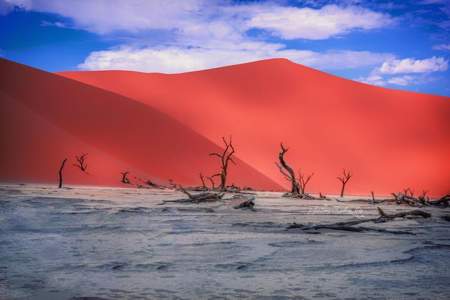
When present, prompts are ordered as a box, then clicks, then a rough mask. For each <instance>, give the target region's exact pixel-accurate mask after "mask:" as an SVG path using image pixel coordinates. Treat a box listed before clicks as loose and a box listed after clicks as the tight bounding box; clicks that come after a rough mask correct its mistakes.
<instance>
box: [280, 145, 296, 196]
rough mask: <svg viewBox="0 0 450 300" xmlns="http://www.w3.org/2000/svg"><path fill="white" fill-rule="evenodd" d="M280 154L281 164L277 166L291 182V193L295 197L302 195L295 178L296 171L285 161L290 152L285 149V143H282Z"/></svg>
mask: <svg viewBox="0 0 450 300" xmlns="http://www.w3.org/2000/svg"><path fill="white" fill-rule="evenodd" d="M280 147H281V150H280V153H279V154H278V160H279V161H280V163H279V164H277V166H278V168H279V169H280V172H281V173H282V174H283V175H284V176H285V177H286V179H288V180H289V181H290V182H291V193H292V194H294V195H298V194H300V187H299V184H298V182H297V179H296V178H295V173H294V170H293V169H292V168H291V166H289V165H288V164H287V162H286V161H285V160H284V155H285V154H286V152H287V151H288V150H289V149H287V148H285V147H284V145H283V143H280Z"/></svg>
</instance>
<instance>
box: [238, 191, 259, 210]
mask: <svg viewBox="0 0 450 300" xmlns="http://www.w3.org/2000/svg"><path fill="white" fill-rule="evenodd" d="M236 196H237V197H233V199H240V198H244V201H242V202H241V203H239V204H238V205H235V206H233V208H234V209H250V210H253V211H254V210H255V208H254V207H255V196H246V197H242V195H236Z"/></svg>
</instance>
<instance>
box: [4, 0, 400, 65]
mask: <svg viewBox="0 0 450 300" xmlns="http://www.w3.org/2000/svg"><path fill="white" fill-rule="evenodd" d="M0 1H1V0H0ZM8 1H10V2H16V3H18V4H20V6H21V7H23V8H25V9H29V10H34V11H43V12H50V13H55V14H59V15H62V16H64V17H67V18H69V19H70V20H71V21H67V22H66V21H64V23H58V24H56V23H53V24H47V23H45V24H43V25H54V26H66V27H68V28H81V29H85V30H88V31H91V32H94V33H97V34H101V35H108V37H114V36H121V35H122V34H124V35H125V36H126V37H128V38H129V40H128V42H127V44H122V46H119V47H114V48H111V49H107V50H103V51H94V52H92V53H90V54H89V56H88V57H87V58H86V59H85V60H84V62H83V63H81V64H80V65H79V68H81V69H86V70H93V69H96V70H104V69H127V70H137V71H148V72H165V73H174V72H186V71H193V70H199V69H207V68H212V67H218V66H224V65H229V64H237V63H242V62H248V61H254V60H260V59H266V58H275V57H284V58H288V59H290V60H292V61H294V62H297V63H301V64H304V65H307V66H311V67H315V68H319V69H322V70H334V69H349V68H360V67H367V66H375V65H378V64H381V63H382V62H383V61H386V60H389V59H393V58H394V57H393V56H392V55H390V54H386V53H373V52H369V51H349V50H340V51H325V52H316V51H308V50H302V49H286V47H285V45H284V44H281V43H273V42H268V41H264V40H261V39H260V38H255V37H251V36H249V35H248V34H247V30H249V29H251V28H262V29H269V27H267V26H269V25H270V24H272V25H273V27H274V28H273V30H271V31H274V32H275V31H276V32H278V33H279V34H280V35H282V36H283V37H285V38H291V37H296V38H297V37H302V38H307V39H324V38H327V37H332V36H340V35H343V34H345V33H348V32H350V31H352V30H359V29H372V28H378V27H380V26H384V25H385V24H388V23H390V22H391V18H390V17H389V16H387V15H384V14H380V13H376V12H373V11H370V10H368V9H363V8H360V7H356V6H352V5H347V6H345V7H339V6H336V5H328V6H324V7H322V8H320V9H310V8H296V7H289V6H283V5H279V4H276V3H275V2H270V3H269V4H264V3H261V2H258V3H256V4H249V5H236V4H232V2H230V1H228V0H221V1H209V0H183V1H179V0H164V1H161V0H159V1H156V0H151V1H142V0H127V1H119V0H97V1H79V0H65V1H60V0H8ZM17 1H19V2H20V3H19V2H17ZM271 13H275V14H279V15H280V16H281V17H282V18H284V17H286V18H287V21H286V22H287V23H283V19H274V20H272V21H270V22H268V20H266V19H267V18H270V14H271ZM306 17H307V19H305V18H306ZM311 24H312V25H311ZM291 26H293V28H290V27H291ZM149 30H160V31H162V32H163V33H162V34H163V35H164V39H163V42H162V43H159V44H157V45H155V44H156V42H155V41H153V40H154V39H151V40H149V39H148V37H149V36H151V37H153V36H152V35H151V34H150V35H148V31H149ZM122 43H123V42H122Z"/></svg>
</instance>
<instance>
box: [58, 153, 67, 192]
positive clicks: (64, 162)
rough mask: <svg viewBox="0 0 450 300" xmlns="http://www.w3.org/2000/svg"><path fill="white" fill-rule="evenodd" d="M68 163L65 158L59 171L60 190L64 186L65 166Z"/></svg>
mask: <svg viewBox="0 0 450 300" xmlns="http://www.w3.org/2000/svg"><path fill="white" fill-rule="evenodd" d="M66 162H67V158H64V159H63V161H62V162H61V166H60V167H59V171H58V177H59V184H58V188H62V186H63V170H64V166H65V165H66Z"/></svg>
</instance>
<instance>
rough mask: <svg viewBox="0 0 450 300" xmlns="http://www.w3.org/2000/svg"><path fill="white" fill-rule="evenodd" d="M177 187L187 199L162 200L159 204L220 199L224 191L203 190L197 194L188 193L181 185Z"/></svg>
mask: <svg viewBox="0 0 450 300" xmlns="http://www.w3.org/2000/svg"><path fill="white" fill-rule="evenodd" d="M178 189H179V190H180V191H181V192H182V193H184V194H185V195H187V196H188V199H178V200H164V201H163V202H162V203H160V205H163V204H166V203H196V204H198V203H204V202H215V201H220V200H222V198H223V196H224V195H225V193H215V192H204V193H199V194H192V193H189V192H188V191H187V190H186V189H185V188H183V187H182V186H178Z"/></svg>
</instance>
